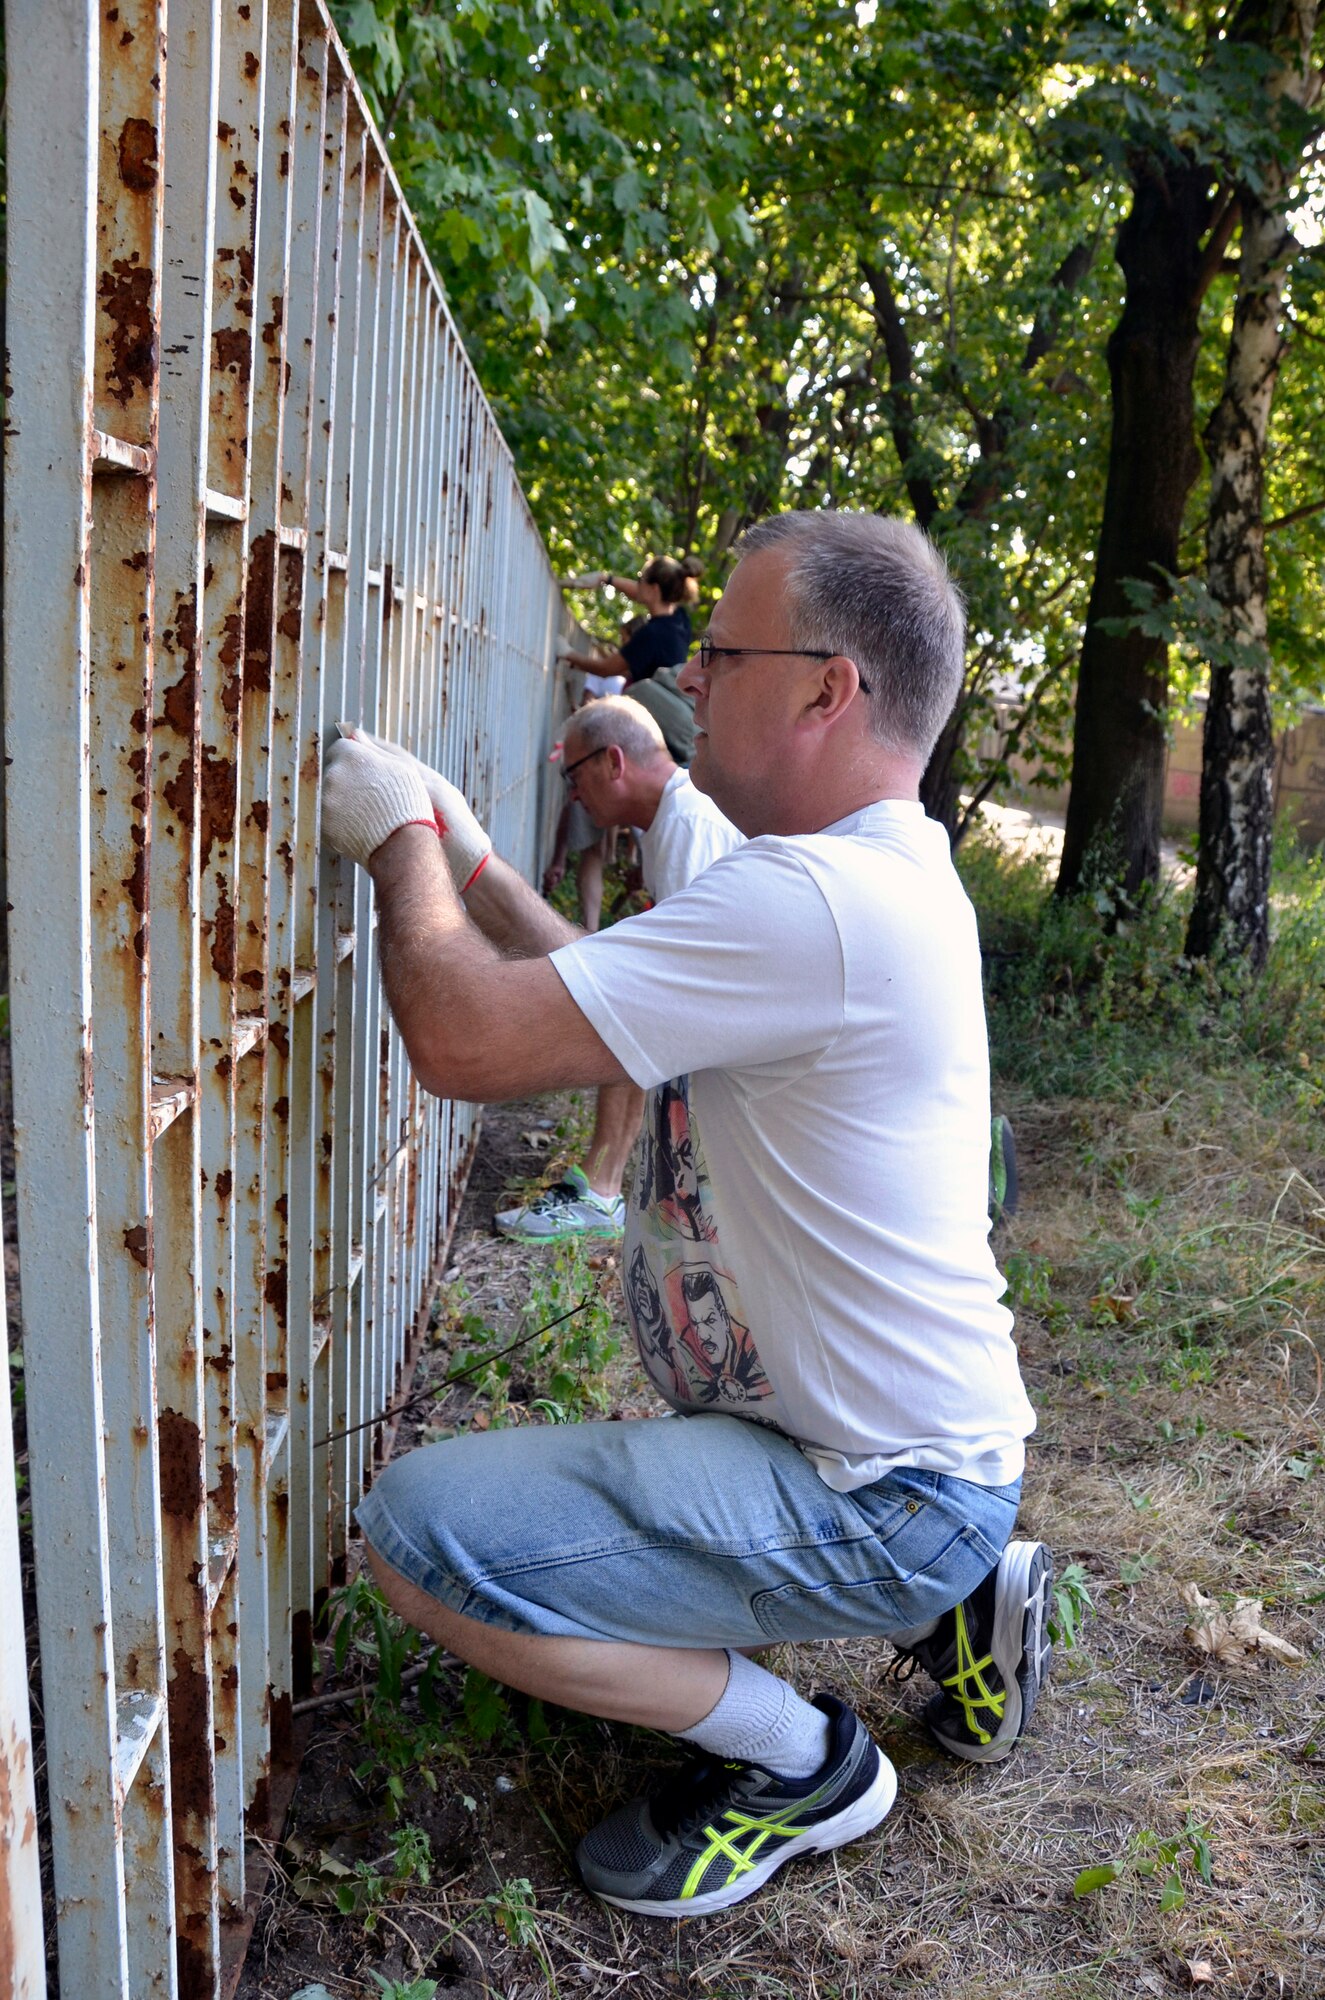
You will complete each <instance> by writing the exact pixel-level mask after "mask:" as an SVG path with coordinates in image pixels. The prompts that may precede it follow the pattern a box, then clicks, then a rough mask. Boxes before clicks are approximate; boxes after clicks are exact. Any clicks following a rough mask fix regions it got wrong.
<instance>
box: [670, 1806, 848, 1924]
mask: <svg viewBox="0 0 1325 2000" xmlns="http://www.w3.org/2000/svg"><path fill="white" fill-rule="evenodd" d="M818 1796H819V1795H818V1794H816V1798H817V1797H818ZM805 1803H806V1805H807V1806H812V1805H813V1804H814V1803H815V1799H807V1800H806V1801H805ZM722 1817H723V1819H724V1820H726V1822H727V1824H728V1825H729V1826H730V1827H731V1828H732V1829H733V1830H732V1832H731V1833H723V1832H722V1830H721V1829H720V1828H719V1827H716V1826H706V1827H705V1828H704V1837H705V1839H706V1840H707V1841H708V1843H709V1844H708V1846H707V1847H706V1848H705V1849H704V1851H703V1853H702V1854H701V1855H700V1856H699V1858H698V1860H697V1861H696V1862H695V1865H694V1867H693V1868H692V1869H691V1870H690V1873H689V1874H688V1875H687V1876H686V1879H685V1881H684V1882H683V1883H682V1885H681V1898H682V1901H683V1902H688V1901H689V1900H690V1898H691V1897H692V1896H697V1895H698V1894H699V1892H700V1890H701V1888H702V1887H703V1885H704V1878H705V1876H706V1875H707V1874H708V1871H709V1869H710V1867H711V1866H712V1865H713V1863H714V1862H715V1861H716V1860H717V1859H718V1857H719V1855H722V1854H725V1855H726V1856H727V1859H728V1860H729V1861H730V1862H731V1864H732V1865H731V1867H730V1868H729V1869H728V1870H727V1873H726V1874H725V1875H724V1876H723V1878H722V1880H721V1882H711V1883H710V1884H709V1887H710V1888H711V1889H716V1888H724V1889H725V1888H729V1887H730V1886H731V1884H732V1883H733V1882H735V1881H737V1880H738V1879H739V1878H740V1877H741V1876H742V1875H748V1874H749V1873H750V1872H751V1870H752V1869H753V1867H754V1865H755V1862H756V1861H757V1860H758V1858H759V1853H760V1850H761V1848H763V1847H764V1846H765V1845H766V1844H767V1843H768V1842H769V1841H770V1840H794V1839H795V1838H796V1835H797V1834H799V1833H808V1831H809V1827H808V1826H807V1825H801V1824H799V1823H798V1822H797V1821H796V1820H794V1819H790V1818H786V1817H783V1818H778V1817H776V1816H773V1815H769V1816H767V1817H765V1818H763V1819H752V1818H750V1817H749V1816H748V1815H747V1814H745V1813H740V1812H736V1811H734V1810H733V1811H729V1812H725V1813H724V1814H723V1815H722ZM742 1834H744V1835H746V1836H747V1839H746V1842H745V1845H744V1846H742V1845H741V1844H740V1836H741V1835H742Z"/></svg>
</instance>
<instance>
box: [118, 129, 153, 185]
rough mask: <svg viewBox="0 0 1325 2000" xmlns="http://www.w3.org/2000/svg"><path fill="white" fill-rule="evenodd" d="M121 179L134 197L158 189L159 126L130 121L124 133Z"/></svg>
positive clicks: (121, 141) (122, 131)
mask: <svg viewBox="0 0 1325 2000" xmlns="http://www.w3.org/2000/svg"><path fill="white" fill-rule="evenodd" d="M119 160H120V179H121V180H122V181H123V182H124V185H125V187H127V188H130V189H132V191H133V193H134V194H151V192H152V190H153V188H154V187H155V186H156V163H157V151H156V126H155V125H153V124H152V123H151V122H150V121H149V120H148V119H146V118H126V119H125V121H124V124H123V126H122V128H121V131H120V143H119Z"/></svg>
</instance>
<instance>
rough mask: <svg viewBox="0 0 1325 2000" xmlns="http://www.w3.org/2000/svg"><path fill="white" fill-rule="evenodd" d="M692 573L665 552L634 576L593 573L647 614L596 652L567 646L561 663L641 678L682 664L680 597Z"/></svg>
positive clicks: (684, 635)
mask: <svg viewBox="0 0 1325 2000" xmlns="http://www.w3.org/2000/svg"><path fill="white" fill-rule="evenodd" d="M691 577H692V572H691V570H690V569H687V567H686V565H685V564H684V563H679V562H673V561H672V559H671V557H670V556H655V557H654V559H653V561H652V562H650V563H646V564H645V565H644V568H643V569H642V570H641V571H640V575H639V581H638V582H637V583H636V582H633V581H632V580H631V578H629V577H624V576H613V575H611V574H610V572H609V571H607V570H602V571H600V572H599V575H598V578H597V581H598V583H599V585H600V586H601V585H603V584H608V583H610V584H612V585H613V586H614V587H615V588H616V589H617V590H619V591H621V592H622V594H623V595H624V596H626V597H629V598H631V599H633V601H634V602H635V603H636V604H638V605H640V606H641V608H642V609H643V610H644V611H645V612H647V613H648V616H647V618H646V619H645V622H644V624H643V625H642V626H641V627H640V629H639V631H638V632H635V633H632V635H631V636H630V638H628V639H625V640H623V641H622V643H621V645H620V646H613V647H612V648H610V649H604V651H602V652H600V653H575V652H571V651H569V650H566V651H563V652H561V653H560V654H559V655H558V657H559V658H560V659H563V660H564V661H565V662H566V664H567V666H570V667H576V668H578V669H579V671H580V672H581V673H586V674H625V675H626V677H627V679H628V680H629V681H632V682H634V681H644V680H647V679H648V678H649V676H650V675H651V674H653V673H656V672H657V670H658V668H659V667H680V666H683V665H684V664H685V662H686V660H687V659H688V658H689V655H690V613H689V611H688V610H687V608H686V598H687V595H688V592H689V587H690V585H691Z"/></svg>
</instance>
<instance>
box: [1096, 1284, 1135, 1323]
mask: <svg viewBox="0 0 1325 2000" xmlns="http://www.w3.org/2000/svg"><path fill="white" fill-rule="evenodd" d="M1090 1309H1091V1311H1092V1312H1093V1313H1108V1314H1109V1315H1110V1316H1111V1317H1112V1318H1113V1319H1116V1320H1117V1322H1118V1324H1119V1326H1125V1325H1126V1324H1127V1322H1128V1320H1132V1319H1135V1318H1136V1300H1135V1299H1134V1298H1133V1297H1131V1296H1130V1295H1129V1294H1128V1293H1126V1292H1096V1294H1095V1296H1094V1298H1093V1299H1092V1300H1091V1302H1090Z"/></svg>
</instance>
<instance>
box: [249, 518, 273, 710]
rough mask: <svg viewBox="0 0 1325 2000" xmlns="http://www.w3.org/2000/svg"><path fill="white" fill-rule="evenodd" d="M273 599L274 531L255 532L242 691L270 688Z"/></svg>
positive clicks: (250, 563) (250, 551) (269, 690)
mask: <svg viewBox="0 0 1325 2000" xmlns="http://www.w3.org/2000/svg"><path fill="white" fill-rule="evenodd" d="M275 602H276V531H275V530H274V529H273V528H268V529H267V530H266V532H265V533H264V534H261V535H255V536H254V538H253V541H252V543H251V545H250V547H249V552H248V587H247V590H246V592H245V599H244V693H245V694H270V692H271V625H272V615H273V612H274V609H275Z"/></svg>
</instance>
